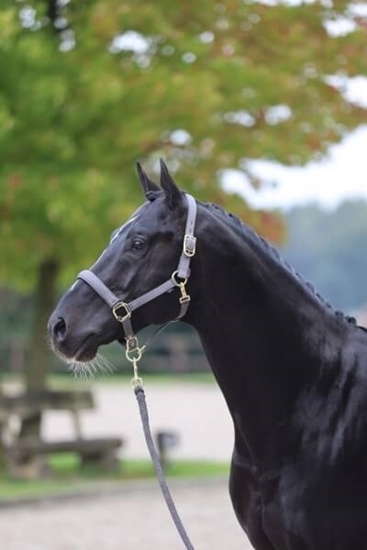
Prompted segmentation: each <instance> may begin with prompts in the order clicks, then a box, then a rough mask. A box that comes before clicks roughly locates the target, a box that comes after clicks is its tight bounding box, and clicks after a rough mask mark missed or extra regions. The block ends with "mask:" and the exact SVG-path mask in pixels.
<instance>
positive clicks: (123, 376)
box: [0, 372, 214, 390]
mask: <svg viewBox="0 0 367 550" xmlns="http://www.w3.org/2000/svg"><path fill="white" fill-rule="evenodd" d="M141 377H142V378H143V383H144V385H145V386H147V387H149V386H150V385H152V384H177V383H179V384H214V377H213V375H212V373H211V372H198V373H186V374H181V373H167V374H166V373H156V374H152V373H149V374H145V373H144V372H142V373H141ZM131 378H132V373H128V372H123V373H112V374H104V375H102V374H98V375H96V376H95V377H94V378H90V379H88V380H86V379H83V378H75V377H74V376H73V375H72V374H71V373H70V372H65V374H52V375H51V376H50V377H49V381H48V385H49V387H50V388H52V389H55V390H57V389H66V390H67V389H73V388H74V389H75V388H77V387H78V388H81V387H90V386H91V385H98V384H103V385H107V384H113V385H114V386H116V385H118V384H125V385H126V384H128V385H130V381H131ZM1 383H3V384H16V385H22V384H23V379H22V378H21V377H19V376H12V375H9V374H4V375H2V376H1V377H0V384H1Z"/></svg>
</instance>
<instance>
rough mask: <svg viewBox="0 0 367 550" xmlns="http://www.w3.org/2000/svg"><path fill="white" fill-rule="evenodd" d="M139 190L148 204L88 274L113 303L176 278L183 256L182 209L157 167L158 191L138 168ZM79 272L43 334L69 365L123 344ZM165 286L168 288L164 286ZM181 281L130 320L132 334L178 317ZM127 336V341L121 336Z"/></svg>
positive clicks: (180, 196)
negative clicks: (112, 344)
mask: <svg viewBox="0 0 367 550" xmlns="http://www.w3.org/2000/svg"><path fill="white" fill-rule="evenodd" d="M138 174H139V179H140V184H141V187H142V189H143V192H144V194H145V197H146V199H147V201H146V202H145V203H144V204H143V205H142V206H140V207H139V208H138V209H137V210H136V211H135V212H134V214H133V215H132V216H131V217H130V218H129V219H128V220H127V222H125V223H124V224H123V225H122V226H121V227H119V228H118V229H116V230H115V231H114V232H113V233H112V236H111V239H110V242H109V244H108V246H107V248H106V249H105V250H104V251H103V253H102V254H101V256H100V257H99V258H98V259H97V261H96V262H95V263H94V265H93V266H92V267H91V269H90V270H89V273H92V276H93V277H94V278H95V279H96V280H97V279H98V280H99V281H100V282H101V283H102V285H104V286H105V287H106V288H107V292H108V290H110V291H111V292H112V293H113V295H114V296H116V297H117V299H118V304H129V303H131V301H132V300H134V299H136V298H137V297H139V296H142V295H144V294H145V293H148V292H150V291H151V290H152V289H154V288H156V287H159V285H161V283H162V282H163V281H165V280H167V279H171V276H172V274H174V273H175V270H176V269H177V265H178V262H179V259H180V254H182V241H183V237H184V232H185V220H186V213H187V204H186V200H185V195H184V194H183V193H182V192H181V191H180V190H179V188H178V187H177V186H176V184H175V182H174V180H173V178H172V177H171V175H170V174H169V172H168V169H167V167H166V165H165V164H164V162H163V161H161V177H160V187H159V186H158V185H156V184H155V183H154V182H153V181H152V180H151V179H150V178H149V177H148V176H147V174H146V173H145V172H144V170H143V169H142V167H141V166H140V164H138ZM83 273H86V272H82V273H81V274H80V276H81V277H80V279H78V280H77V281H76V282H75V283H74V284H73V285H72V286H71V288H70V289H69V290H68V291H67V292H66V293H65V294H64V295H63V297H62V298H61V300H60V302H59V303H58V305H57V307H56V309H55V310H54V312H53V313H52V315H51V317H50V320H49V323H48V331H49V335H50V338H51V343H52V347H53V349H54V351H55V352H57V353H58V354H59V355H61V356H62V357H64V358H65V359H67V360H69V361H72V362H85V361H90V360H91V359H93V358H94V356H95V355H96V353H97V351H98V348H99V346H101V345H103V344H108V343H110V342H112V341H114V340H118V341H121V342H122V343H123V342H124V334H123V331H122V328H121V324H120V323H118V322H116V318H118V319H120V317H119V316H118V315H113V314H112V313H113V312H112V313H111V308H110V307H108V305H107V304H106V302H105V300H103V298H102V297H101V296H100V295H99V294H98V293H97V292H96V291H95V290H94V289H93V288H92V287H91V286H90V284H87V283H86V282H85V280H83V276H82V274H83ZM168 286H169V285H168ZM179 286H180V280H177V281H176V280H175V279H174V280H173V283H172V285H171V288H168V290H167V291H165V292H164V293H162V295H159V296H158V297H157V298H155V299H154V300H153V301H154V303H153V301H152V300H149V301H147V303H146V304H144V305H143V306H142V307H139V308H138V309H137V310H136V311H134V314H133V315H132V316H131V326H132V330H133V331H134V333H135V332H138V331H139V330H141V329H142V328H144V327H146V326H148V325H151V324H162V323H165V322H168V321H170V320H173V319H174V318H176V317H177V315H178V313H179V302H178V295H177V289H175V287H177V288H178V287H179ZM125 336H126V335H125Z"/></svg>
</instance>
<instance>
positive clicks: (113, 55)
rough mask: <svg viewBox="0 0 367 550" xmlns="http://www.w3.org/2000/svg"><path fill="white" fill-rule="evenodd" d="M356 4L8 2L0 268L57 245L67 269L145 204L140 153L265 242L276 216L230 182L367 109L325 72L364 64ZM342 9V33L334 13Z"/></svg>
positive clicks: (307, 145)
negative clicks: (334, 30) (258, 209)
mask: <svg viewBox="0 0 367 550" xmlns="http://www.w3.org/2000/svg"><path fill="white" fill-rule="evenodd" d="M354 5H355V4H350V3H348V2H346V1H343V0H337V1H335V2H334V3H332V2H330V3H329V2H316V3H300V4H296V5H294V4H290V3H289V4H288V3H284V4H283V3H280V4H276V5H271V4H268V3H258V2H255V1H252V0H247V1H245V2H244V1H240V0H223V1H221V2H214V3H213V2H210V1H209V0H198V1H197V2H181V3H172V2H169V1H168V0H157V1H156V2H154V3H152V2H148V1H147V0H136V1H134V2H132V1H130V0H127V1H124V2H121V1H120V0H95V1H91V0H84V1H69V2H65V1H64V2H61V1H57V0H48V1H47V2H46V1H43V2H40V1H39V0H37V1H36V0H27V1H25V0H19V1H17V2H16V1H15V0H3V2H2V6H1V8H0V34H1V37H2V39H1V43H0V71H1V74H2V75H3V76H2V78H1V81H0V151H1V153H0V155H1V159H0V160H1V162H0V220H1V224H0V239H1V243H2V245H1V248H2V262H1V266H0V278H1V279H2V280H4V281H6V282H7V283H8V284H9V285H12V286H14V285H15V284H22V285H23V286H24V287H29V286H31V285H33V283H34V276H35V274H36V272H37V270H38V268H39V266H40V264H42V262H45V261H47V260H49V259H55V260H57V261H58V262H59V264H60V265H61V267H62V268H63V269H64V278H65V279H69V278H70V274H71V273H73V274H74V273H75V271H76V270H77V269H79V268H80V267H85V266H87V265H88V264H89V263H90V261H91V259H92V258H94V257H95V254H96V250H97V249H102V248H103V246H104V244H105V242H106V235H107V234H108V232H109V231H111V230H112V228H114V227H116V226H117V225H119V224H120V223H121V221H122V220H123V219H125V218H126V216H127V215H128V214H129V213H130V212H131V210H132V209H134V208H135V207H136V205H137V204H138V203H140V201H141V198H140V193H139V190H138V186H137V184H136V177H135V175H134V174H133V165H134V162H135V161H136V160H137V159H138V158H139V159H141V160H143V161H145V162H146V163H147V165H148V166H150V167H151V169H152V170H154V168H155V160H156V158H157V156H158V155H162V156H164V157H165V158H167V159H168V161H169V162H170V165H171V167H172V169H173V170H176V169H177V170H178V169H179V175H178V179H179V183H181V184H182V185H183V186H184V187H185V188H186V189H187V190H188V191H192V192H194V193H195V194H196V195H197V196H199V197H201V198H204V197H205V198H206V199H208V198H210V199H211V200H213V201H215V202H219V203H221V204H223V205H224V206H225V207H227V208H229V209H232V210H233V211H235V212H236V213H237V214H240V215H241V216H242V217H243V218H244V219H245V220H246V221H247V222H249V223H250V224H251V225H253V226H255V227H256V229H258V230H259V231H260V232H261V233H263V234H266V235H267V236H269V237H270V238H273V239H274V240H279V239H280V238H281V235H282V226H281V224H280V223H279V220H278V219H277V218H276V217H274V216H273V217H271V216H269V215H265V214H263V213H254V212H251V211H250V209H249V208H248V207H247V206H246V204H245V203H244V202H243V201H241V200H240V199H239V198H238V197H228V196H226V195H225V194H224V193H223V191H222V190H221V187H220V175H221V174H222V173H223V170H225V169H227V168H236V169H241V170H243V171H244V172H248V170H249V167H248V164H247V160H249V159H256V158H268V159H275V160H279V161H281V162H283V163H287V164H291V163H305V162H307V161H308V160H310V159H311V158H314V157H317V156H318V155H320V153H323V152H325V150H326V149H327V147H328V145H329V144H330V143H333V142H336V141H338V140H340V139H341V137H342V136H343V135H344V134H345V133H346V132H347V131H348V130H350V129H352V128H354V127H356V126H357V125H359V124H361V123H362V122H363V121H365V120H366V112H365V111H364V110H363V109H361V108H359V107H357V106H354V105H351V104H349V103H348V102H347V101H346V100H345V99H344V97H343V95H342V93H340V92H339V91H338V90H337V89H336V88H335V87H333V86H332V85H331V84H330V83H328V80H327V78H326V77H327V76H328V75H336V74H343V75H347V76H354V75H357V74H360V73H366V68H367V44H366V41H365V28H364V26H363V25H364V21H363V20H361V19H358V18H357V17H356V16H353V14H352V8H353V6H354ZM346 15H347V16H348V17H349V18H350V19H351V20H352V19H353V20H354V22H355V29H354V30H353V31H352V32H350V33H349V34H346V35H342V36H338V37H333V36H330V35H329V34H328V32H327V30H326V25H327V22H330V21H337V20H338V18H341V17H344V16H346Z"/></svg>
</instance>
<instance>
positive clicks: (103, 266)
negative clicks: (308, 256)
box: [48, 162, 367, 550]
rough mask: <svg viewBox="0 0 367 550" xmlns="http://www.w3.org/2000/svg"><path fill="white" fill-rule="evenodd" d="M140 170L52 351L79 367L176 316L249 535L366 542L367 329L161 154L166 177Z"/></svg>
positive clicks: (262, 540) (316, 549) (64, 311)
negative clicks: (226, 439) (219, 430)
mask: <svg viewBox="0 0 367 550" xmlns="http://www.w3.org/2000/svg"><path fill="white" fill-rule="evenodd" d="M139 177H140V182H141V185H142V188H143V191H144V193H145V196H146V199H147V200H146V202H145V203H144V204H143V205H142V206H141V207H140V208H139V209H138V210H137V211H136V212H135V213H134V214H133V215H132V216H131V218H130V219H129V220H127V222H126V223H125V224H124V225H122V226H121V227H120V228H119V229H118V230H117V231H116V232H115V233H114V234H113V236H112V238H111V241H110V244H109V245H108V246H107V248H106V250H105V251H104V252H103V254H102V255H101V256H100V258H99V259H98V260H97V261H96V263H95V264H94V265H93V267H92V268H91V270H88V271H87V272H82V273H81V274H80V278H78V280H77V282H76V283H74V284H73V286H72V287H71V288H70V289H69V290H68V291H67V292H66V293H65V294H64V296H63V297H62V298H61V300H60V302H59V304H58V305H57V307H56V309H55V311H54V312H53V314H52V315H51V318H50V321H49V327H48V329H49V333H50V337H51V340H52V345H53V348H54V350H55V351H56V352H57V353H58V354H60V355H61V356H63V357H64V358H65V359H66V360H67V361H69V362H73V363H75V364H76V365H80V368H83V367H84V365H85V363H86V362H88V361H91V360H92V359H93V358H94V357H95V355H96V353H97V350H98V348H99V347H100V346H101V345H103V344H107V343H109V342H112V341H114V340H118V341H120V342H122V343H125V344H127V346H128V349H131V353H134V350H136V349H138V350H139V348H138V343H137V338H136V333H138V332H139V330H140V329H142V328H144V327H146V326H148V325H152V324H157V325H159V324H164V323H166V322H169V321H171V320H173V319H175V318H177V317H180V316H181V318H182V320H183V322H185V323H188V324H190V325H192V326H193V327H194V328H195V329H196V330H197V332H198V334H199V336H200V339H201V342H202V345H203V348H204V351H205V353H206V356H207V358H208V360H209V363H210V365H211V368H212V370H213V373H214V376H215V378H216V380H217V382H218V384H219V386H220V389H221V391H222V392H223V395H224V397H225V400H226V403H227V405H228V410H229V413H230V415H231V417H232V419H233V425H234V450H233V456H232V463H231V474H230V495H231V499H232V503H233V507H234V510H235V513H236V516H237V518H238V521H239V522H240V524H241V526H242V527H243V529H244V531H245V532H246V533H247V535H248V538H249V539H250V541H251V543H252V545H253V547H254V548H255V549H256V550H366V548H367V521H366V513H367V333H366V331H365V330H363V329H362V328H360V327H357V326H356V325H355V323H353V322H351V319H349V318H346V317H344V316H343V315H340V314H339V315H338V314H337V313H336V312H335V311H334V310H333V309H332V308H331V306H330V305H329V304H327V303H326V302H325V301H324V300H323V299H322V298H321V297H320V296H319V295H318V294H317V293H316V292H315V291H314V289H313V288H312V287H311V286H310V285H309V284H308V283H306V282H305V281H304V280H303V279H302V278H301V277H300V276H299V275H298V274H297V273H296V272H295V271H294V270H293V269H292V268H291V267H290V266H289V265H287V264H286V263H285V262H284V261H283V260H282V259H281V258H280V256H279V254H278V253H277V252H276V251H275V250H274V249H273V248H271V247H270V246H269V245H268V244H267V243H266V242H265V241H264V240H263V239H261V238H259V237H258V236H257V235H256V234H255V233H254V232H253V231H252V230H251V229H250V228H249V227H247V226H246V225H244V224H243V223H241V222H240V221H239V220H238V219H237V218H235V217H234V216H232V215H230V214H227V213H226V212H225V211H223V210H222V209H221V208H220V207H218V206H215V205H212V204H203V203H201V202H199V201H194V203H195V205H193V202H192V198H190V199H189V198H188V196H187V195H185V194H184V193H182V192H181V191H180V190H179V188H178V187H177V185H176V184H175V182H174V181H173V179H172V177H171V175H170V174H169V172H168V170H167V167H166V166H165V164H164V163H163V162H162V164H161V180H160V186H158V185H156V184H155V183H154V182H153V181H152V180H151V179H149V177H148V176H147V174H146V173H145V172H144V171H143V170H142V169H141V167H139ZM194 210H195V212H194V213H193V211H194ZM196 210H197V212H196ZM193 218H194V220H193V222H192V223H191V233H190V232H189V233H187V231H188V229H187V227H188V225H189V222H190V219H191V221H192V219H193ZM187 237H189V239H187ZM185 243H186V244H185ZM185 247H186V250H185ZM180 270H181V271H182V272H183V273H186V275H187V276H186V277H184V278H183V277H180V276H179V272H180ZM185 270H186V271H185ZM182 304H185V305H184V307H183V305H182ZM130 306H131V307H130ZM118 321H120V322H118ZM121 324H122V326H121ZM122 328H123V330H122ZM208 429H215V426H213V427H210V420H209V419H208ZM218 444H220V442H218Z"/></svg>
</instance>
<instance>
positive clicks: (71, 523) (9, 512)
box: [0, 480, 252, 550]
mask: <svg viewBox="0 0 367 550" xmlns="http://www.w3.org/2000/svg"><path fill="white" fill-rule="evenodd" d="M172 494H173V496H174V499H175V501H176V506H177V508H178V510H179V513H180V515H181V518H182V521H183V522H184V525H185V528H186V530H187V532H188V535H189V537H190V539H191V541H192V543H193V545H194V547H195V549H196V550H223V549H224V548H225V549H226V550H250V549H251V548H252V547H251V546H250V544H249V543H248V541H247V539H246V536H245V535H244V533H243V532H242V530H241V528H240V527H239V525H238V524H237V522H236V519H235V517H234V514H233V511H232V508H231V504H230V501H229V497H228V491H227V484H226V483H225V482H224V481H220V482H219V481H218V480H213V481H212V482H209V481H205V483H200V482H198V483H196V484H194V483H193V482H192V481H190V482H186V483H183V482H175V483H174V484H173V485H172ZM0 533H1V548H3V549H4V550H153V549H154V550H157V549H158V548H159V549H161V550H176V549H177V550H182V549H183V548H184V546H183V544H182V542H181V541H180V539H179V537H178V534H177V533H176V531H175V528H174V526H173V523H172V521H171V518H170V516H169V514H168V511H167V509H166V507H165V504H164V501H163V499H162V497H161V494H160V492H159V489H158V487H156V486H155V485H153V484H152V485H150V486H149V487H145V488H142V487H139V484H137V485H135V486H130V487H128V488H127V490H126V491H124V492H121V494H115V495H99V496H98V497H92V496H91V497H89V498H87V499H86V498H83V499H71V500H66V501H56V502H48V503H47V502H45V503H42V504H33V505H29V506H22V507H16V508H11V509H3V510H1V512H0Z"/></svg>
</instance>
